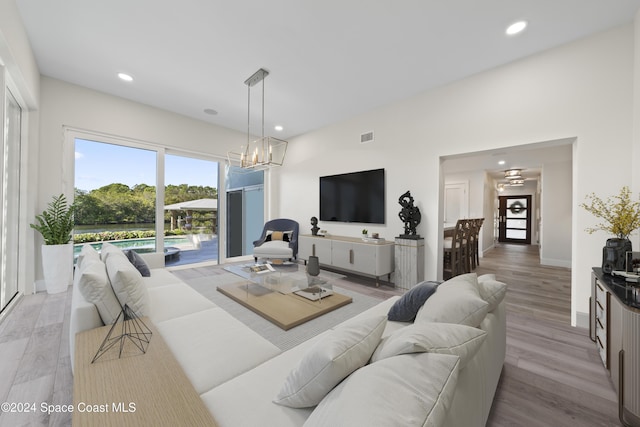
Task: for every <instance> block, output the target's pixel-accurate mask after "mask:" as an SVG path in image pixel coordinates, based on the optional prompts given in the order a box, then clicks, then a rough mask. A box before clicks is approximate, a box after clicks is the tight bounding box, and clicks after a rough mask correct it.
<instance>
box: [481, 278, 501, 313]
mask: <svg viewBox="0 0 640 427" xmlns="http://www.w3.org/2000/svg"><path fill="white" fill-rule="evenodd" d="M487 276H493V279H492V278H491V277H487ZM478 292H479V293H480V297H481V298H482V299H483V300H485V301H486V302H488V303H489V307H488V311H489V312H492V311H493V310H495V309H496V308H497V307H498V305H499V304H500V303H501V302H502V300H503V299H504V296H505V295H506V293H507V284H506V283H503V282H498V281H497V280H495V275H493V274H485V275H484V276H480V277H478Z"/></svg>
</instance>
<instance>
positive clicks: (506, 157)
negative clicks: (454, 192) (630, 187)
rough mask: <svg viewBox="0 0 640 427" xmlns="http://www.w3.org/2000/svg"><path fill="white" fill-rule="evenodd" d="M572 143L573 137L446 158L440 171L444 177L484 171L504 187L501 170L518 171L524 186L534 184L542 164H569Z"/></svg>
mask: <svg viewBox="0 0 640 427" xmlns="http://www.w3.org/2000/svg"><path fill="white" fill-rule="evenodd" d="M574 141H575V138H566V139H558V140H553V141H543V142H538V143H534V144H526V145H519V146H515V147H509V148H503V149H496V150H487V151H482V152H475V153H466V154H461V155H456V156H448V157H445V158H443V159H442V160H443V161H442V171H443V173H444V174H445V176H446V175H455V174H465V173H472V172H477V171H484V172H485V173H487V174H488V175H489V176H490V177H491V178H493V179H494V180H495V182H496V184H498V183H502V184H506V183H508V182H509V180H508V179H505V177H504V172H505V170H507V169H520V170H521V171H522V178H523V179H524V180H525V181H526V182H525V184H526V183H535V182H536V181H537V180H538V179H540V176H541V175H542V171H543V167H544V165H548V164H550V163H564V162H571V161H572V157H573V146H572V144H573V142H574ZM500 162H504V163H502V164H501V163H500ZM534 188H535V186H534Z"/></svg>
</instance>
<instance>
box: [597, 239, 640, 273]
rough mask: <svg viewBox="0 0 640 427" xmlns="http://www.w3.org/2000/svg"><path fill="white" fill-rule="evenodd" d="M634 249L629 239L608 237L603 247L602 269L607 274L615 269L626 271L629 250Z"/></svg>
mask: <svg viewBox="0 0 640 427" xmlns="http://www.w3.org/2000/svg"><path fill="white" fill-rule="evenodd" d="M632 250H633V249H632V246H631V241H630V240H629V239H619V238H611V239H607V244H606V245H605V246H604V247H603V248H602V271H603V272H605V273H607V274H611V272H612V271H614V270H622V271H626V269H627V266H626V263H627V252H631V251H632Z"/></svg>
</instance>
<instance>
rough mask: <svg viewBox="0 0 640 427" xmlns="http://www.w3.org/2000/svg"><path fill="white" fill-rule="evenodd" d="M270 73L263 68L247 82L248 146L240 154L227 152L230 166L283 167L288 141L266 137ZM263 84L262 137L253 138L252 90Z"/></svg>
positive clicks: (261, 168)
mask: <svg viewBox="0 0 640 427" xmlns="http://www.w3.org/2000/svg"><path fill="white" fill-rule="evenodd" d="M268 75H269V72H268V71H267V70H265V69H263V68H260V69H259V70H258V71H256V72H255V73H253V75H252V76H251V77H249V78H248V79H247V80H245V82H244V84H246V85H247V94H248V99H247V144H246V146H241V147H240V151H239V152H234V151H229V152H227V158H228V160H229V164H231V165H235V166H240V168H241V169H243V170H246V171H254V170H265V169H269V168H270V167H272V166H282V164H283V163H284V155H285V153H286V151H287V141H283V140H282V139H278V138H274V137H272V136H265V135H264V79H265V77H267V76H268ZM260 82H262V132H261V137H260V138H258V139H255V140H254V139H253V137H252V136H251V88H252V87H253V86H255V85H256V84H258V83H260Z"/></svg>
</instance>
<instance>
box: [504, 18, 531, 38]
mask: <svg viewBox="0 0 640 427" xmlns="http://www.w3.org/2000/svg"><path fill="white" fill-rule="evenodd" d="M525 28H527V21H518V22H514V23H513V24H511V25H509V26H508V27H507V30H506V31H505V33H506V34H507V35H508V36H515V35H516V34H520V33H521V32H523V31H524V29H525Z"/></svg>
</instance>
